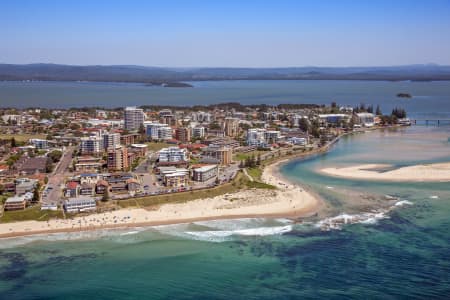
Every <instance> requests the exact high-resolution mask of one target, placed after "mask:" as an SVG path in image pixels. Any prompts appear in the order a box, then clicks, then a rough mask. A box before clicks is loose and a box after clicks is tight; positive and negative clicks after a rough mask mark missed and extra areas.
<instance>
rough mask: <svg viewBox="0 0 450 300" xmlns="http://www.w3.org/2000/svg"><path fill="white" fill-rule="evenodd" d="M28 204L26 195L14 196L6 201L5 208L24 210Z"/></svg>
mask: <svg viewBox="0 0 450 300" xmlns="http://www.w3.org/2000/svg"><path fill="white" fill-rule="evenodd" d="M26 206H27V201H26V200H25V197H24V196H13V197H10V198H8V199H6V201H5V207H4V210H22V209H25V207H26Z"/></svg>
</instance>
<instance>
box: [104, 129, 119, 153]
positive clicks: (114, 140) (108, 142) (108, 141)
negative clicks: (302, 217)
mask: <svg viewBox="0 0 450 300" xmlns="http://www.w3.org/2000/svg"><path fill="white" fill-rule="evenodd" d="M117 146H120V133H105V134H103V148H104V149H106V150H107V149H111V148H116V147H117Z"/></svg>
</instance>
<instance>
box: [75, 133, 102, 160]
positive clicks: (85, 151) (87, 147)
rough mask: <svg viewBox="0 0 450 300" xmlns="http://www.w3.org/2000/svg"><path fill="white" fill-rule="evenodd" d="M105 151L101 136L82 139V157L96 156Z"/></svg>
mask: <svg viewBox="0 0 450 300" xmlns="http://www.w3.org/2000/svg"><path fill="white" fill-rule="evenodd" d="M102 151H103V140H102V138H101V137H99V136H90V137H82V138H81V139H80V152H81V155H96V154H100V153H101V152H102Z"/></svg>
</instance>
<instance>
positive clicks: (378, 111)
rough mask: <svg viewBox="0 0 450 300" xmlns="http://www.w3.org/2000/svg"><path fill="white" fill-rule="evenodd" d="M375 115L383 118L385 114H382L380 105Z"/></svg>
mask: <svg viewBox="0 0 450 300" xmlns="http://www.w3.org/2000/svg"><path fill="white" fill-rule="evenodd" d="M375 114H376V115H377V116H381V115H382V114H383V113H382V112H381V108H380V106H379V105H377V109H376V111H375Z"/></svg>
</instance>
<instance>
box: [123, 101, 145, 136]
mask: <svg viewBox="0 0 450 300" xmlns="http://www.w3.org/2000/svg"><path fill="white" fill-rule="evenodd" d="M143 124H144V110H143V109H141V108H136V107H135V106H130V107H126V108H125V111H124V127H125V129H126V130H130V131H134V130H139V128H140V127H141V125H143Z"/></svg>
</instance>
